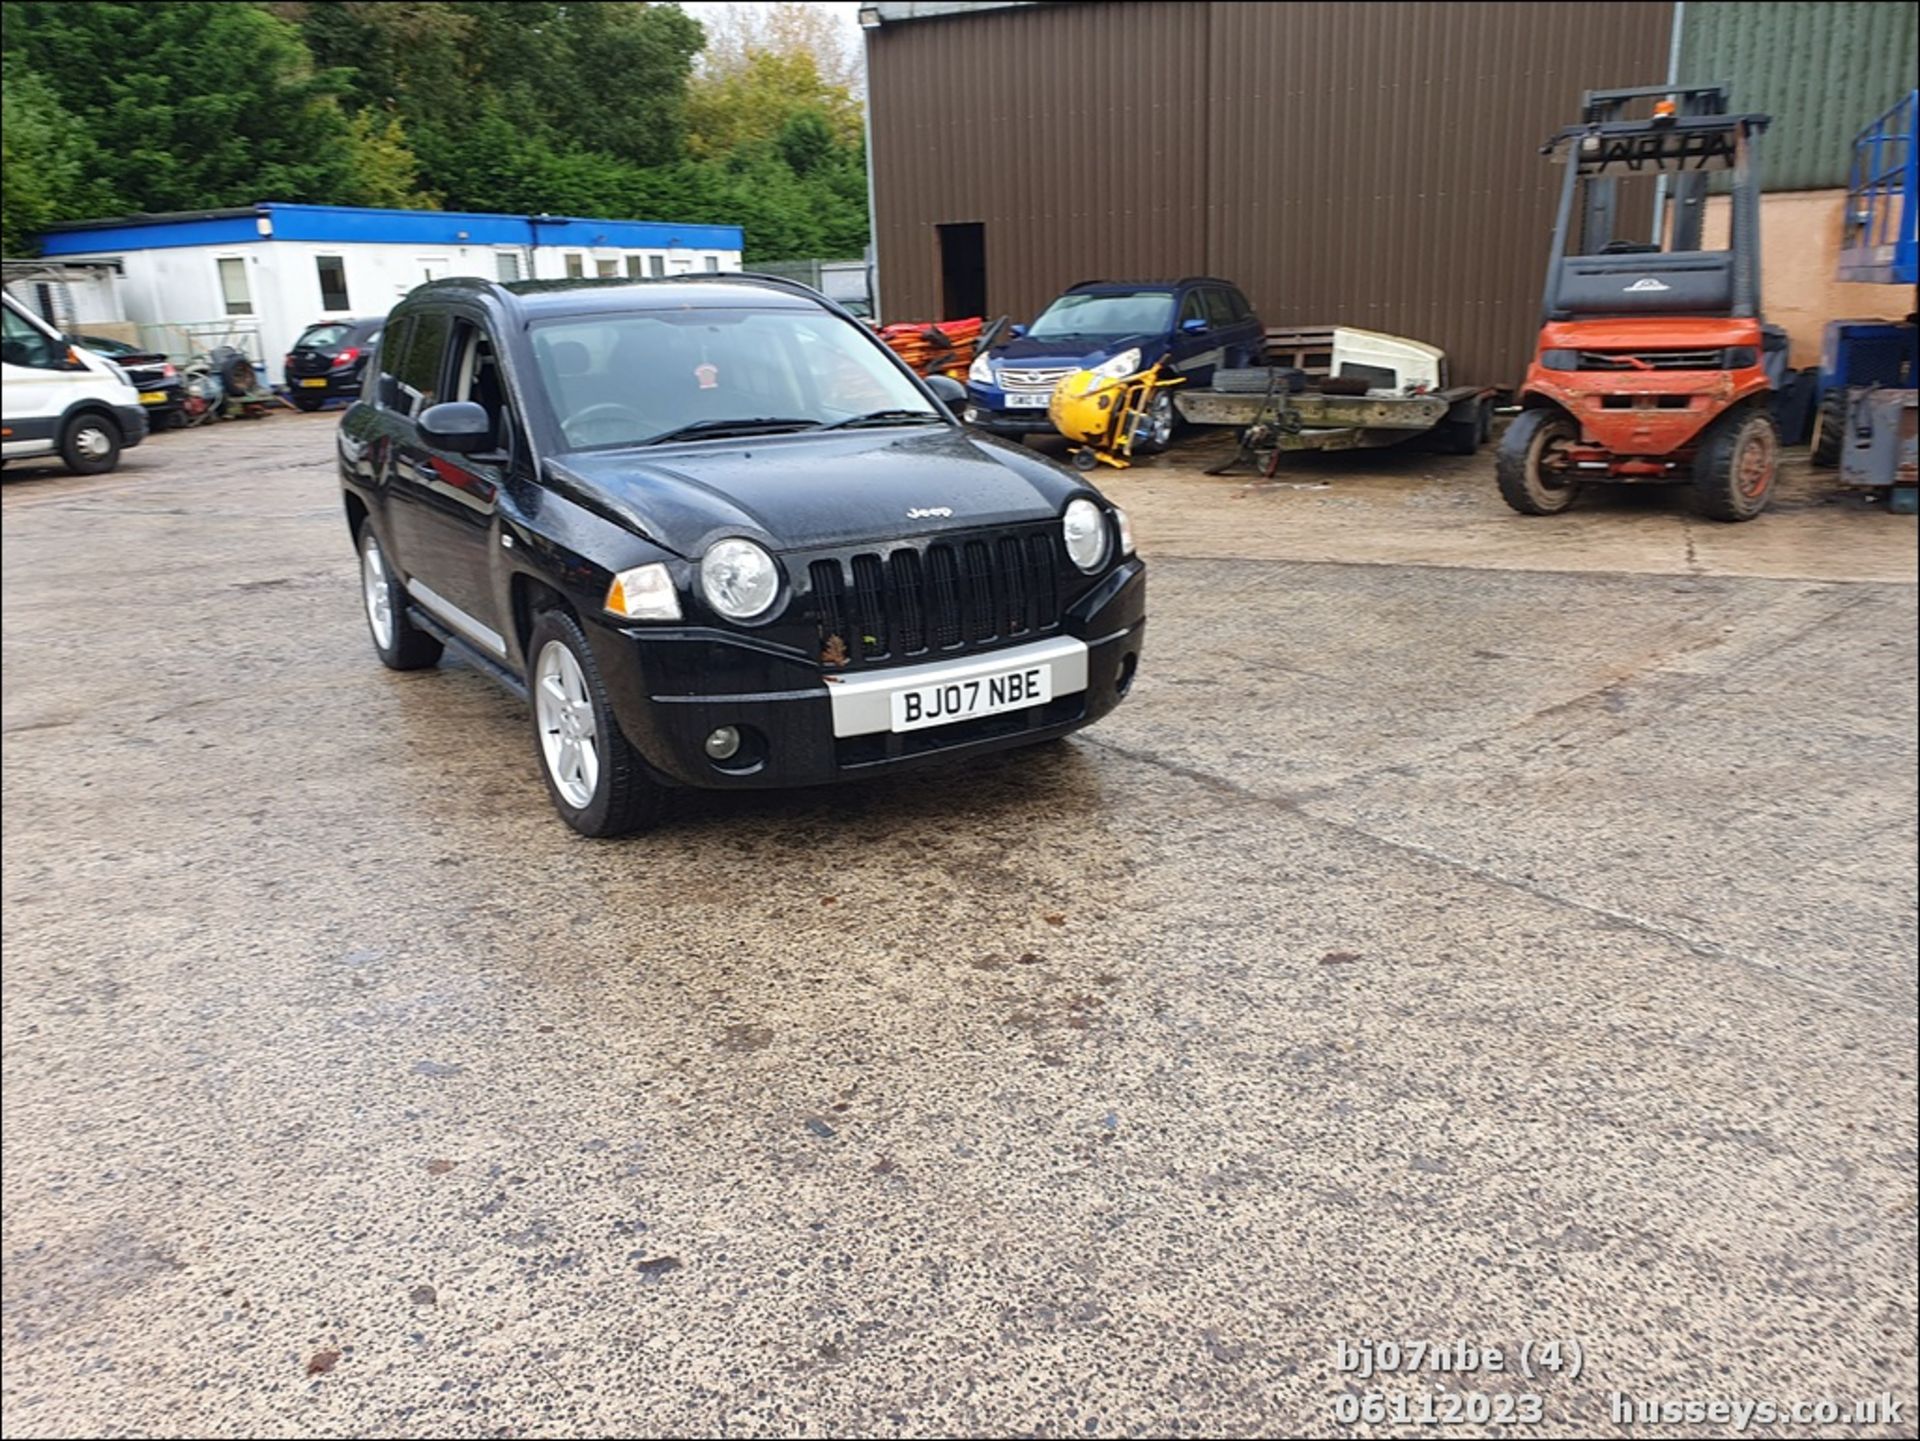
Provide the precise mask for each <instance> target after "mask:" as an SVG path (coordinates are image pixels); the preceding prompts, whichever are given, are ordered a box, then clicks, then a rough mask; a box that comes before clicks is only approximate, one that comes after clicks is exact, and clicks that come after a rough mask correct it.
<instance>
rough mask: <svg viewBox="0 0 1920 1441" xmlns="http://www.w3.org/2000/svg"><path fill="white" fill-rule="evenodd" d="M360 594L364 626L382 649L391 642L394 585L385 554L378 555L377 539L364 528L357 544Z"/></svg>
mask: <svg viewBox="0 0 1920 1441" xmlns="http://www.w3.org/2000/svg"><path fill="white" fill-rule="evenodd" d="M360 594H361V597H362V598H363V599H364V600H365V601H366V605H367V626H368V628H369V629H370V630H372V632H373V643H374V644H375V645H377V646H379V647H380V649H381V650H387V649H389V648H390V647H391V646H392V645H393V586H392V584H391V583H390V582H389V581H388V579H387V562H386V557H384V556H383V555H381V554H380V542H379V541H377V540H375V539H374V538H373V531H372V530H371V529H369V530H368V531H367V538H366V540H365V541H364V542H362V544H361V547H360Z"/></svg>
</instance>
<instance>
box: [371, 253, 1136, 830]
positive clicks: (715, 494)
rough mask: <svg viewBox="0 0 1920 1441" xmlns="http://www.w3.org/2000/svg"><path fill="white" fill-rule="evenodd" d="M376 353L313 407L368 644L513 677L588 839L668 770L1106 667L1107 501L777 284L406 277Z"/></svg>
mask: <svg viewBox="0 0 1920 1441" xmlns="http://www.w3.org/2000/svg"><path fill="white" fill-rule="evenodd" d="M376 364H377V372H376V374H375V375H374V376H373V377H372V379H371V382H370V384H369V385H368V388H367V392H366V394H365V396H364V397H363V398H362V399H361V400H359V401H358V402H356V403H355V404H354V405H353V406H352V407H351V408H350V409H349V410H348V411H347V413H346V416H345V417H344V419H343V420H342V422H341V425H340V432H339V450H340V473H341V478H342V480H343V482H344V485H345V489H346V495H345V499H346V512H347V522H348V524H349V526H350V528H351V529H352V532H353V536H354V543H355V544H356V546H358V548H359V553H360V568H361V582H362V583H361V590H362V594H363V598H364V601H365V605H366V614H367V624H368V627H369V629H370V630H371V632H372V636H373V643H374V646H375V648H376V649H377V650H378V652H379V654H380V658H381V659H382V660H383V661H385V662H386V664H387V665H389V666H391V667H393V668H394V669H396V670H412V669H416V668H420V667H424V666H430V665H432V664H434V663H435V661H437V660H438V659H439V657H440V654H441V651H442V648H443V647H451V648H454V649H456V650H458V651H459V652H460V653H461V654H462V655H463V657H465V658H466V659H468V660H470V661H471V662H473V663H474V664H475V665H477V666H478V667H480V668H481V669H482V670H483V671H485V672H486V673H488V674H490V675H492V676H493V677H494V678H495V679H497V680H499V681H500V682H501V683H503V684H504V685H506V686H507V687H509V688H510V689H512V690H514V691H516V692H517V693H520V694H522V695H524V696H527V697H528V698H529V700H530V701H531V705H530V707H529V708H530V711H531V714H532V722H533V725H532V729H533V739H534V746H535V751H536V753H537V754H538V756H539V758H540V763H541V768H542V772H543V774H544V776H545V778H546V782H547V788H548V791H549V793H550V794H551V795H552V797H553V801H554V804H555V805H556V806H557V807H558V809H559V811H560V814H561V815H562V816H563V817H565V819H566V820H567V821H568V823H569V824H571V825H572V826H574V827H575V828H576V829H577V830H580V831H583V832H585V833H586V834H588V835H613V834H618V833H620V832H623V831H628V830H632V829H635V828H637V827H639V826H642V825H645V824H646V823H648V822H649V821H651V820H652V819H653V818H654V817H655V816H656V815H657V814H658V811H659V802H660V799H661V793H662V788H663V787H666V786H672V785H681V786H707V787H741V786H790V785H805V784H812V783H815V782H820V781H831V780H840V779H844V778H849V777H855V776H861V775H868V774H872V773H875V772H877V771H881V770H885V769H890V768H894V767H899V766H910V765H915V764H919V763H922V762H927V761H933V760H938V759H943V758H944V759H949V760H952V759H957V758H964V757H967V756H972V755H977V754H980V753H981V752H985V751H991V750H999V749H1003V748H1005V747H1009V746H1017V745H1023V744H1027V743H1030V742H1034V741H1040V740H1045V739H1048V738H1051V737H1054V736H1059V735H1063V734H1065V733H1066V732H1068V731H1071V730H1074V729H1076V728H1077V727H1079V726H1083V725H1085V724H1087V723H1088V722H1089V721H1092V720H1095V719H1098V718H1099V717H1100V716H1102V715H1104V714H1106V712H1107V711H1109V710H1111V709H1112V708H1113V707H1114V706H1115V705H1116V704H1118V702H1119V700H1120V698H1121V697H1122V696H1123V695H1125V694H1126V692H1127V689H1128V687H1129V686H1130V685H1131V684H1132V681H1133V676H1134V669H1135V666H1136V664H1137V662H1138V660H1139V655H1140V646H1141V640H1142V636H1143V632H1144V629H1145V624H1146V621H1145V591H1146V579H1145V573H1144V567H1143V566H1142V564H1141V562H1140V561H1139V560H1138V559H1137V558H1136V557H1135V556H1134V554H1133V543H1132V537H1131V535H1130V533H1129V531H1128V527H1127V521H1126V517H1125V516H1124V515H1123V514H1122V513H1121V512H1120V510H1119V509H1118V508H1117V507H1115V506H1114V505H1112V504H1111V503H1110V502H1109V501H1107V500H1106V499H1105V498H1104V497H1103V496H1102V495H1101V494H1100V493H1099V492H1098V491H1097V490H1095V489H1094V488H1093V487H1092V486H1090V485H1089V484H1088V483H1087V482H1086V480H1085V479H1083V478H1082V477H1080V476H1077V475H1074V474H1073V473H1072V472H1070V471H1067V470H1065V469H1063V468H1061V467H1060V466H1057V465H1055V464H1053V463H1052V462H1051V461H1048V460H1045V459H1043V458H1041V457H1039V456H1037V455H1034V454H1033V453H1031V452H1029V451H1025V450H1022V449H1020V448H1019V447H1017V446H1014V445H1010V444H1008V443H1006V442H1003V441H999V440H994V439H992V438H989V437H986V436H981V435H977V434H973V433H970V432H968V431H966V430H964V429H962V428H961V427H960V426H959V425H958V424H956V423H955V421H954V418H953V415H952V413H951V412H950V411H949V410H948V409H947V404H946V403H947V402H948V401H949V400H957V399H958V398H959V396H960V388H959V386H958V385H956V384H955V383H954V382H952V381H948V380H944V379H942V380H938V381H934V382H923V381H922V380H920V379H919V378H918V377H917V376H915V375H914V374H913V372H912V371H911V370H909V369H908V368H907V367H906V366H905V365H903V364H902V363H901V362H900V361H899V359H898V358H897V357H895V356H894V355H893V353H892V352H891V351H889V350H888V349H887V348H886V347H885V346H884V345H882V344H881V343H880V341H879V340H878V339H877V338H876V337H875V336H874V335H873V333H872V332H871V331H869V330H868V329H867V328H866V327H865V326H863V325H861V324H860V323H859V322H858V321H856V320H855V319H853V318H852V317H851V316H850V315H848V314H847V312H846V311H844V310H842V309H840V308H839V307H838V306H836V305H834V304H833V303H832V302H830V301H827V300H825V299H824V298H822V297H821V296H819V295H818V294H816V293H815V292H813V291H811V290H808V289H806V288H805V287H803V286H799V285H795V284H791V283H788V282H785V281H780V280H773V279H766V278H760V277H754V276H740V275H725V276H721V275H715V276H698V277H696V276H685V277H675V278H672V279H667V280H659V281H521V282H516V283H513V284H509V285H498V284H494V283H492V282H488V281H479V280H463V279H456V280H441V281H434V282H431V283H429V284H427V285H425V286H422V287H421V288H420V289H418V290H416V291H414V292H413V293H412V294H411V295H409V296H408V297H407V298H406V299H405V300H404V301H402V302H401V303H400V305H399V306H398V307H396V308H395V310H394V312H393V314H392V315H391V316H390V317H389V318H388V320H387V322H386V331H385V334H384V336H383V338H382V341H381V345H380V349H379V352H378V360H377V362H376Z"/></svg>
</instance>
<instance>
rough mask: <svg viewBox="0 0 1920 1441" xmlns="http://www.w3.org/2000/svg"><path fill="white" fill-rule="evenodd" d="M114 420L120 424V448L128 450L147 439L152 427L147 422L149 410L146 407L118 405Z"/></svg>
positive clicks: (114, 412) (114, 411) (114, 409)
mask: <svg viewBox="0 0 1920 1441" xmlns="http://www.w3.org/2000/svg"><path fill="white" fill-rule="evenodd" d="M113 416H114V419H115V420H117V421H119V422H120V448H121V449H122V450H127V449H130V448H132V447H133V446H136V445H138V444H139V443H140V442H141V441H143V440H145V439H146V438H147V432H148V430H150V429H151V428H152V427H151V426H150V424H149V423H148V421H147V408H146V407H145V406H144V405H116V406H114V408H113Z"/></svg>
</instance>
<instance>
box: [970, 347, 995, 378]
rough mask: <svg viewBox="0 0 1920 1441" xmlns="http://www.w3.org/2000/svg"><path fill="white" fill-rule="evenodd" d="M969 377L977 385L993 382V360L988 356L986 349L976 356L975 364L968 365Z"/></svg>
mask: <svg viewBox="0 0 1920 1441" xmlns="http://www.w3.org/2000/svg"><path fill="white" fill-rule="evenodd" d="M967 379H968V380H971V381H972V382H973V383H974V384H975V385H992V384H993V362H992V361H991V360H989V359H988V358H987V352H986V351H984V350H983V351H981V352H980V353H979V354H978V355H976V356H974V358H973V364H972V365H969V366H968V367H967Z"/></svg>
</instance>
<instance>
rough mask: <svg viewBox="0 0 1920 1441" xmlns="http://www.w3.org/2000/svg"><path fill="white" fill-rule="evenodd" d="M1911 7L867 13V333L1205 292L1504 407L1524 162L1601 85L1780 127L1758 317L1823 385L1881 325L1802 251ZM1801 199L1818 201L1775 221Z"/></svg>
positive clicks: (1517, 347)
mask: <svg viewBox="0 0 1920 1441" xmlns="http://www.w3.org/2000/svg"><path fill="white" fill-rule="evenodd" d="M1915 13H1916V12H1915V7H1914V6H1913V5H1911V4H1908V3H1886V4H1877V3H1856V4H1845V3H1817V0H1814V3H1804V4H1803V3H1784V4H1751V3H1737V0H1715V3H1692V4H1672V3H1646V0H1619V3H1607V4H1588V3H1574V4H1501V3H1470V4H1469V3H1462V4H1439V3H1400V4H1391V3H1371V4H1369V3H1342V0H1305V3H1276V4H1258V3H1221V4H1214V3H1153V0H1132V3H1102V0H1074V3H1062V4H958V5H955V4H940V3H924V0H922V3H903V4H878V5H868V6H866V7H864V8H863V10H862V15H861V19H862V24H863V25H865V26H866V27H867V32H866V33H867V75H868V82H867V83H868V95H869V102H870V105H871V123H872V148H871V165H872V171H871V175H872V181H871V183H872V187H873V207H874V240H875V248H876V252H877V257H878V270H879V284H880V301H881V312H882V314H883V315H884V316H886V317H888V318H890V319H893V318H901V319H904V318H923V317H955V316H962V315H974V314H982V313H984V314H987V315H998V314H1002V313H1009V314H1012V315H1013V316H1014V317H1015V318H1016V319H1022V320H1025V319H1031V318H1032V316H1033V315H1034V313H1035V312H1036V311H1037V310H1038V309H1039V308H1040V307H1041V306H1043V305H1044V304H1045V303H1046V302H1047V301H1048V300H1050V299H1051V298H1052V297H1053V296H1054V295H1056V294H1057V293H1058V292H1059V291H1060V290H1061V289H1062V288H1063V287H1064V286H1066V285H1068V284H1071V283H1072V282H1073V281H1075V280H1082V279H1087V278H1090V277H1094V276H1104V277H1108V278H1113V279H1138V278H1146V277H1172V276H1178V275H1190V274H1210V275H1220V276H1224V277H1226V278H1228V279H1231V280H1235V281H1237V282H1239V283H1240V285H1241V286H1242V287H1243V288H1244V289H1245V290H1246V291H1247V293H1248V295H1249V296H1250V297H1251V298H1252V300H1253V302H1254V304H1255V306H1256V307H1257V308H1258V309H1259V311H1260V313H1261V316H1262V318H1263V319H1265V320H1266V322H1267V323H1268V324H1269V325H1310V324H1320V323H1330V322H1341V323H1345V324H1350V325H1360V326H1365V327H1369V328H1372V329H1377V330H1387V331H1392V332H1395V333H1398V334H1403V335H1410V336H1415V337H1418V338H1420V339H1423V340H1429V341H1432V342H1433V343H1435V344H1437V345H1441V346H1443V347H1445V348H1446V349H1447V351H1448V352H1449V353H1450V354H1451V356H1452V358H1453V366H1454V374H1455V376H1456V377H1457V378H1459V379H1463V380H1475V381H1485V382H1488V383H1493V384H1510V383H1512V382H1513V381H1514V380H1516V379H1517V378H1518V376H1519V374H1520V372H1521V370H1522V369H1523V368H1524V365H1525V362H1526V357H1527V354H1528V352H1529V350H1530V348H1531V340H1532V334H1533V330H1534V327H1535V325H1536V323H1537V320H1538V304H1539V292H1540V278H1541V273H1542V268H1543V266H1544V265H1545V259H1546V249H1547V240H1548V234H1549V231H1550V229H1551V226H1552V222H1553V208H1554V192H1555V186H1556V183H1557V180H1558V172H1557V171H1556V170H1555V169H1554V167H1552V166H1550V165H1548V164H1547V163H1546V162H1545V161H1544V160H1543V159H1542V157H1541V156H1540V155H1539V153H1538V147H1539V145H1540V142H1541V141H1542V140H1543V139H1545V137H1546V136H1547V135H1548V134H1549V133H1550V132H1552V131H1553V130H1555V129H1556V128H1558V127H1559V126H1561V125H1564V124H1570V123H1572V122H1573V121H1575V120H1576V119H1577V118H1578V106H1579V103H1580V95H1581V92H1582V91H1583V90H1586V89H1588V88H1593V87H1603V86H1618V85H1650V84H1660V83H1663V82H1666V81H1667V80H1669V79H1670V78H1671V79H1676V80H1679V81H1683V82H1686V81H1702V80H1726V81H1729V82H1731V84H1732V85H1733V93H1734V102H1735V104H1736V105H1737V106H1739V107H1740V108H1742V109H1758V110H1767V111H1769V112H1770V113H1772V114H1773V115H1774V116H1775V128H1774V132H1773V133H1772V134H1771V135H1770V136H1769V137H1768V141H1767V149H1766V151H1765V156H1764V164H1765V167H1766V169H1765V173H1766V175H1767V176H1768V177H1769V178H1768V184H1769V188H1770V189H1771V190H1774V191H1777V192H1780V194H1779V195H1770V196H1769V208H1768V209H1767V211H1766V219H1765V221H1764V225H1765V231H1766V235H1767V245H1768V253H1767V257H1766V259H1767V265H1768V267H1769V269H1768V284H1767V301H1768V308H1769V312H1770V314H1772V316H1773V318H1775V319H1783V317H1782V316H1781V315H1780V314H1778V313H1777V312H1780V311H1781V310H1782V309H1783V308H1784V309H1786V310H1793V309H1794V308H1796V307H1798V308H1800V309H1801V310H1803V311H1804V315H1803V316H1802V323H1801V324H1799V325H1797V326H1796V325H1795V324H1794V322H1793V319H1792V317H1791V316H1787V317H1784V319H1785V321H1786V323H1787V324H1788V326H1789V329H1790V331H1792V332H1793V334H1794V338H1795V348H1796V352H1797V354H1796V357H1795V358H1796V362H1797V363H1803V364H1805V363H1811V356H1810V355H1808V354H1806V353H1805V352H1806V351H1807V349H1808V347H1809V346H1810V345H1811V346H1817V344H1818V323H1819V321H1820V320H1821V319H1823V318H1825V316H1827V315H1829V314H1836V313H1840V312H1841V311H1842V310H1844V311H1845V312H1846V313H1849V314H1873V313H1883V312H1884V313H1888V314H1891V313H1893V312H1892V311H1889V310H1887V309H1886V307H1887V306H1889V305H1890V304H1892V303H1893V302H1892V301H1890V300H1889V299H1888V298H1887V297H1886V296H1884V295H1875V294H1874V293H1873V292H1872V289H1871V288H1869V287H1834V286H1832V285H1831V284H1830V281H1829V278H1830V276H1831V270H1832V266H1831V262H1830V252H1828V253H1827V254H1828V258H1827V260H1826V264H1825V269H1824V270H1821V269H1820V268H1819V267H1820V265H1821V262H1822V256H1821V255H1820V254H1816V253H1814V252H1817V251H1818V250H1819V248H1820V246H1821V245H1822V244H1824V243H1825V236H1826V233H1827V232H1828V231H1829V230H1830V231H1831V232H1832V235H1833V236H1834V237H1837V235H1838V229H1839V222H1838V213H1839V205H1838V196H1837V194H1835V193H1834V192H1833V190H1832V187H1834V186H1837V185H1841V184H1843V183H1844V177H1845V173H1846V164H1847V142H1848V139H1849V138H1850V137H1851V136H1852V134H1853V133H1854V131H1855V130H1857V129H1858V128H1859V126H1860V125H1861V124H1863V123H1864V122H1865V121H1866V120H1868V119H1870V118H1871V117H1872V116H1873V115H1875V114H1876V113H1878V112H1879V111H1880V110H1882V109H1884V108H1885V107H1886V106H1887V105H1888V104H1890V103H1891V102H1892V100H1893V99H1894V97H1895V95H1896V94H1899V93H1902V92H1904V91H1905V90H1906V89H1907V88H1908V87H1910V86H1911V85H1912V84H1913V79H1912V76H1913V74H1914V69H1915V63H1916V61H1915V52H1916V43H1915V33H1916V27H1915V18H1914V17H1915ZM1803 193H1812V194H1813V195H1815V196H1818V197H1821V200H1820V203H1818V204H1814V205H1800V204H1797V203H1783V204H1781V205H1779V206H1777V207H1776V206H1773V205H1772V202H1773V201H1775V200H1776V199H1782V198H1783V197H1784V198H1785V200H1786V201H1789V202H1792V201H1797V199H1798V197H1799V195H1801V194H1803ZM1776 231H1779V232H1780V233H1779V234H1778V235H1776V233H1775V232H1776ZM1801 232H1804V234H1803V233H1801ZM1816 292H1817V294H1816ZM1836 292H1839V293H1838V294H1836ZM1846 292H1866V293H1865V294H1864V295H1854V294H1847V293H1846ZM1899 304H1900V310H1899V313H1901V314H1904V313H1905V309H1906V307H1907V306H1908V305H1910V301H1908V300H1901V301H1900V302H1899Z"/></svg>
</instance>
